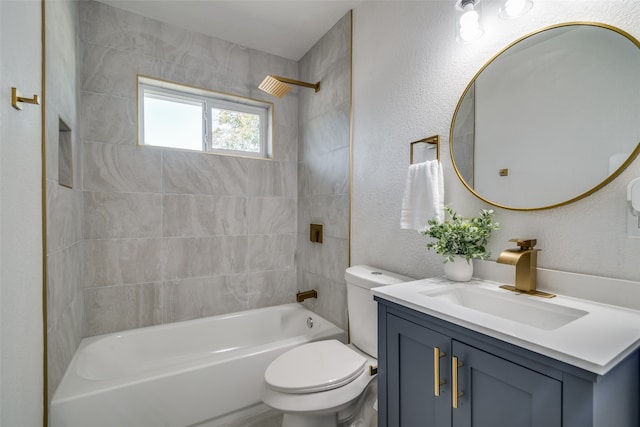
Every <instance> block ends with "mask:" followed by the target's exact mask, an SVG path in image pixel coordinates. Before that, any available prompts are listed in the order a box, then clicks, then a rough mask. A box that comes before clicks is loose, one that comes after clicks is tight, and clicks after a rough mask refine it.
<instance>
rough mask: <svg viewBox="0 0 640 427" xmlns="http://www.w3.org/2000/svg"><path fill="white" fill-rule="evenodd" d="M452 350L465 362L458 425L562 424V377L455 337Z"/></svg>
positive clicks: (455, 419)
mask: <svg viewBox="0 0 640 427" xmlns="http://www.w3.org/2000/svg"><path fill="white" fill-rule="evenodd" d="M452 351H453V353H452V355H453V356H455V357H457V358H458V361H459V362H460V363H462V366H460V367H459V368H458V384H457V387H458V391H459V392H462V393H463V394H462V396H460V397H459V399H458V408H457V409H453V410H452V413H453V426H454V427H471V426H472V427H516V426H530V427H560V426H561V425H562V418H561V417H562V415H561V410H562V384H561V382H560V381H558V380H556V379H553V378H550V377H547V376H545V375H542V374H540V373H538V372H535V371H532V370H530V369H527V368H525V367H523V366H520V365H516V364H515V363H511V362H509V361H507V360H504V359H501V358H499V357H496V356H493V355H491V354H488V353H485V352H483V351H481V350H478V349H476V348H473V347H470V346H468V345H465V344H462V343H460V342H458V341H455V340H454V341H453V342H452ZM454 388H455V387H454ZM442 425H444V424H442Z"/></svg>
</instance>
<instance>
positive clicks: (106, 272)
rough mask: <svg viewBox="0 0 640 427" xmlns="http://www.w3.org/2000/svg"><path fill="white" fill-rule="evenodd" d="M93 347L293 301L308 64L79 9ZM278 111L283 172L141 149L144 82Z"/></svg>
mask: <svg viewBox="0 0 640 427" xmlns="http://www.w3.org/2000/svg"><path fill="white" fill-rule="evenodd" d="M80 16H81V19H80V38H81V42H82V43H81V46H82V83H81V110H80V111H81V121H82V124H83V134H82V141H83V151H84V154H83V157H82V164H83V174H84V177H83V184H84V191H85V193H84V207H83V208H84V212H85V216H84V235H85V239H86V240H85V247H86V263H85V289H84V314H85V322H86V331H85V333H86V335H96V334H101V333H106V332H111V331H119V330H125V329H131V328H136V327H141V326H147V325H152V324H159V323H166V322H173V321H179V320H185V319H191V318H197V317H202V316H209V315H215V314H220V313H228V312H233V311H238V310H244V309H250V308H256V307H262V306H268V305H274V304H281V303H288V302H293V301H295V291H296V287H297V285H296V280H297V277H296V265H295V262H294V255H295V247H296V232H297V230H296V218H297V209H298V207H297V205H298V202H297V197H298V184H297V160H298V147H297V144H298V91H296V90H294V91H292V92H290V93H289V94H288V95H287V96H286V97H284V98H282V99H280V100H277V99H276V98H273V97H270V96H269V95H267V94H264V93H263V92H261V91H259V90H258V89H257V87H258V85H259V84H260V82H261V81H262V79H263V78H264V77H265V76H266V75H267V74H279V75H285V76H290V77H292V78H297V77H298V64H297V63H296V62H295V61H291V60H287V59H283V58H280V57H276V56H273V55H269V54H266V53H263V52H259V51H255V50H251V49H248V48H244V47H241V46H238V45H235V44H231V43H228V42H225V41H222V40H219V39H215V38H210V37H207V36H204V35H200V34H197V33H193V32H190V31H187V30H183V29H179V28H176V27H173V26H171V25H168V24H165V23H161V22H158V21H154V20H151V19H147V18H143V17H141V16H138V15H135V14H133V13H129V12H125V11H122V10H118V9H115V8H112V7H109V6H106V5H103V4H101V3H96V2H81V14H80ZM137 74H142V75H147V76H150V77H155V78H160V79H165V80H170V81H174V82H178V83H185V84H189V85H193V86H198V87H203V88H207V89H211V90H217V91H220V92H226V93H232V94H237V95H241V96H247V97H251V98H256V99H263V100H266V101H269V102H274V104H275V107H274V112H275V113H274V114H275V115H274V150H273V151H274V159H273V160H257V159H247V158H237V157H228V156H217V155H211V154H203V153H197V152H189V151H178V150H172V149H164V148H153V147H139V146H137V145H136V141H137V136H136V132H137V130H136V75H137Z"/></svg>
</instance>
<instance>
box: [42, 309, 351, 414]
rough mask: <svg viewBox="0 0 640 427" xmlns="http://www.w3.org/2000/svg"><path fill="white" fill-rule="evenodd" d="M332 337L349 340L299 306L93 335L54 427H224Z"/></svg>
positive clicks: (66, 382) (71, 375)
mask: <svg viewBox="0 0 640 427" xmlns="http://www.w3.org/2000/svg"><path fill="white" fill-rule="evenodd" d="M331 338H336V339H338V340H341V341H344V340H345V334H344V331H343V330H342V329H340V328H338V327H337V326H335V325H334V324H332V323H331V322H329V321H327V320H326V319H324V318H322V317H320V316H318V315H317V314H315V313H312V312H311V311H308V310H306V309H305V308H304V307H303V306H301V305H299V304H295V303H294V304H285V305H280V306H275V307H267V308H261V309H256V310H249V311H243V312H238V313H232V314H226V315H221V316H214V317H208V318H203V319H196V320H189V321H184V322H178V323H171V324H166V325H158V326H151V327H146V328H140V329H134V330H130V331H125V332H119V333H113V334H107V335H100V336H96V337H90V338H85V339H84V340H82V342H81V343H80V346H79V347H78V349H77V350H76V352H75V354H74V357H73V359H72V360H71V363H70V364H69V367H68V368H67V371H66V373H65V375H64V377H63V378H62V381H61V383H60V385H59V386H58V389H57V390H56V392H55V393H54V395H53V398H52V401H51V424H52V426H53V427H63V426H65V427H87V426H92V427H101V426H105V427H114V426H118V427H128V426H131V427H147V426H148V427H160V426H166V427H169V426H176V427H186V426H192V425H206V426H214V425H217V424H216V422H215V421H216V419H218V420H221V419H225V420H227V421H228V419H229V417H230V414H232V413H234V412H237V411H243V410H244V411H246V410H247V408H250V407H256V406H257V405H262V404H261V401H260V388H261V386H262V381H263V375H264V371H265V369H266V368H267V366H268V365H269V363H270V362H271V361H272V360H274V359H275V358H276V357H277V356H279V355H280V354H282V353H283V352H285V351H287V350H288V349H291V348H293V347H295V346H298V345H300V344H303V343H306V342H310V341H317V340H323V339H331ZM237 413H241V412H237Z"/></svg>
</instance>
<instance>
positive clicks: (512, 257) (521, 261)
mask: <svg viewBox="0 0 640 427" xmlns="http://www.w3.org/2000/svg"><path fill="white" fill-rule="evenodd" d="M509 241H510V242H515V243H516V245H518V246H519V248H509V249H505V250H504V251H502V252H501V253H500V255H499V256H498V259H497V260H496V262H497V263H500V264H510V265H515V266H516V285H515V286H510V285H501V286H500V287H501V288H503V289H508V290H510V291H514V292H520V293H525V294H529V295H536V296H540V297H544V298H553V297H554V296H555V295H553V294H548V293H546V292H541V291H538V290H536V279H537V276H536V272H537V268H538V266H537V264H538V251H540V249H535V248H534V246H535V245H536V243H537V241H536V239H510V240H509Z"/></svg>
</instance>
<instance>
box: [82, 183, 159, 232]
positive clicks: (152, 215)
mask: <svg viewBox="0 0 640 427" xmlns="http://www.w3.org/2000/svg"><path fill="white" fill-rule="evenodd" d="M84 230H85V231H84V232H85V238H87V239H106V238H118V237H160V236H161V235H162V195H161V194H153V193H101V192H89V191H87V192H85V193H84Z"/></svg>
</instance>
